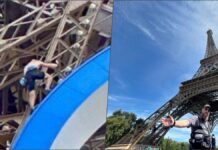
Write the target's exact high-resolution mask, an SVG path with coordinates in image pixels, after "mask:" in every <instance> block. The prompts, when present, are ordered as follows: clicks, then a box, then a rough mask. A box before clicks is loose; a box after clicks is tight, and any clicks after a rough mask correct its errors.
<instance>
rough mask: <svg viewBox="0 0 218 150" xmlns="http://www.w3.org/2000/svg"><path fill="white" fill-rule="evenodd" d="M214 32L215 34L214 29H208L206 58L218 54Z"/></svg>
mask: <svg viewBox="0 0 218 150" xmlns="http://www.w3.org/2000/svg"><path fill="white" fill-rule="evenodd" d="M212 34H213V32H212V30H211V29H209V30H208V31H207V48H206V53H205V56H204V59H205V58H208V57H211V56H214V55H216V54H218V50H217V48H216V45H215V43H214V40H213V36H212Z"/></svg>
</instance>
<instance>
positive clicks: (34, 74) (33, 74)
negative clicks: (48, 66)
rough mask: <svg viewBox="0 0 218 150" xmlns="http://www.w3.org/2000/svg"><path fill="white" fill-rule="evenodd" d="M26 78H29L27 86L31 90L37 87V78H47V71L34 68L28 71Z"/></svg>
mask: <svg viewBox="0 0 218 150" xmlns="http://www.w3.org/2000/svg"><path fill="white" fill-rule="evenodd" d="M25 78H26V79H27V88H28V90H29V91H32V90H34V89H35V80H42V79H44V78H45V73H44V72H43V71H41V70H40V69H37V68H36V69H32V70H29V71H27V73H26V75H25Z"/></svg>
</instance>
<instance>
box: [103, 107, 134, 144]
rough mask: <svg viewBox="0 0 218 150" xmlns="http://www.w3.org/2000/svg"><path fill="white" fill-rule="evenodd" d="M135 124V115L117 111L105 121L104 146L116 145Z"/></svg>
mask: <svg viewBox="0 0 218 150" xmlns="http://www.w3.org/2000/svg"><path fill="white" fill-rule="evenodd" d="M135 122H136V115H135V114H133V113H129V112H123V111H121V110H118V111H116V112H114V113H113V115H112V116H110V117H108V119H107V133H106V146H110V145H112V144H114V143H116V142H117V141H118V140H119V139H120V138H122V137H123V136H124V135H125V134H126V133H128V132H129V131H130V129H131V128H132V127H133V126H134V123H135Z"/></svg>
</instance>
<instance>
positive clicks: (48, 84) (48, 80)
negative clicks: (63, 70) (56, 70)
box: [45, 73, 53, 91]
mask: <svg viewBox="0 0 218 150" xmlns="http://www.w3.org/2000/svg"><path fill="white" fill-rule="evenodd" d="M52 81H53V77H52V76H51V75H50V74H48V73H45V90H46V91H50V90H51V83H52Z"/></svg>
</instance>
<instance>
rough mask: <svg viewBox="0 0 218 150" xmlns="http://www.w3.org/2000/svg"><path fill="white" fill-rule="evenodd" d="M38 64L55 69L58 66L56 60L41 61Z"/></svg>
mask: <svg viewBox="0 0 218 150" xmlns="http://www.w3.org/2000/svg"><path fill="white" fill-rule="evenodd" d="M40 65H41V66H42V67H47V68H51V69H55V68H57V67H58V63H57V61H56V63H45V62H41V63H40Z"/></svg>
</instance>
